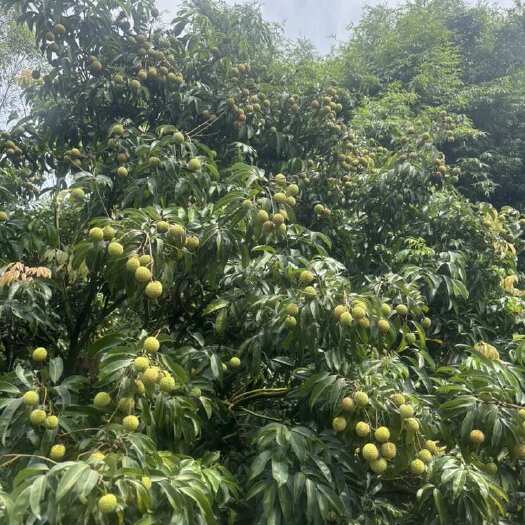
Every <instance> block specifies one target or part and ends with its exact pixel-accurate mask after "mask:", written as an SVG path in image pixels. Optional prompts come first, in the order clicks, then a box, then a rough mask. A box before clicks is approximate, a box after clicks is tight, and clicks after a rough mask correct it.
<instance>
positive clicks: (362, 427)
mask: <svg viewBox="0 0 525 525" xmlns="http://www.w3.org/2000/svg"><path fill="white" fill-rule="evenodd" d="M355 433H356V434H357V435H358V436H359V437H366V436H368V435H369V434H370V425H369V424H368V423H365V422H364V421H359V422H358V423H356V425H355Z"/></svg>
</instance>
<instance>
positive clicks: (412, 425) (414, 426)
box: [405, 417, 419, 432]
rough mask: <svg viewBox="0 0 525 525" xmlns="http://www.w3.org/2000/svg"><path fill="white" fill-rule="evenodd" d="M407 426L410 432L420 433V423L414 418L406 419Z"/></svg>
mask: <svg viewBox="0 0 525 525" xmlns="http://www.w3.org/2000/svg"><path fill="white" fill-rule="evenodd" d="M405 424H406V426H407V428H408V430H409V431H410V432H418V431H419V421H418V420H417V419H416V418H414V417H409V418H406V419H405Z"/></svg>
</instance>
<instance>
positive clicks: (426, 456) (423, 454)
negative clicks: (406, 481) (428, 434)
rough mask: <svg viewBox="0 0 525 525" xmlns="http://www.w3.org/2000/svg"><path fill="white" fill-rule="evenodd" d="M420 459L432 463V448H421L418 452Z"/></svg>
mask: <svg viewBox="0 0 525 525" xmlns="http://www.w3.org/2000/svg"><path fill="white" fill-rule="evenodd" d="M417 457H418V459H420V460H421V461H422V462H423V463H430V462H431V461H432V457H433V456H432V453H431V452H430V450H427V449H426V448H423V449H421V450H420V451H419V452H418V453H417Z"/></svg>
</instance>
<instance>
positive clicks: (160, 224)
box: [155, 221, 170, 233]
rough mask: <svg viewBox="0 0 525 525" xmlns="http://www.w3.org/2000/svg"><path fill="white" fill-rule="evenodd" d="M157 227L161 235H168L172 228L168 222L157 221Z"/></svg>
mask: <svg viewBox="0 0 525 525" xmlns="http://www.w3.org/2000/svg"><path fill="white" fill-rule="evenodd" d="M155 226H156V228H157V231H158V232H159V233H166V232H167V231H168V229H169V227H170V225H169V223H168V222H166V221H157V224H156V225H155Z"/></svg>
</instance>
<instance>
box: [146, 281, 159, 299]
mask: <svg viewBox="0 0 525 525" xmlns="http://www.w3.org/2000/svg"><path fill="white" fill-rule="evenodd" d="M144 293H145V294H146V297H148V299H158V298H159V297H160V296H161V295H162V283H161V282H160V281H151V282H150V283H148V284H147V285H146V288H145V289H144Z"/></svg>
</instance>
